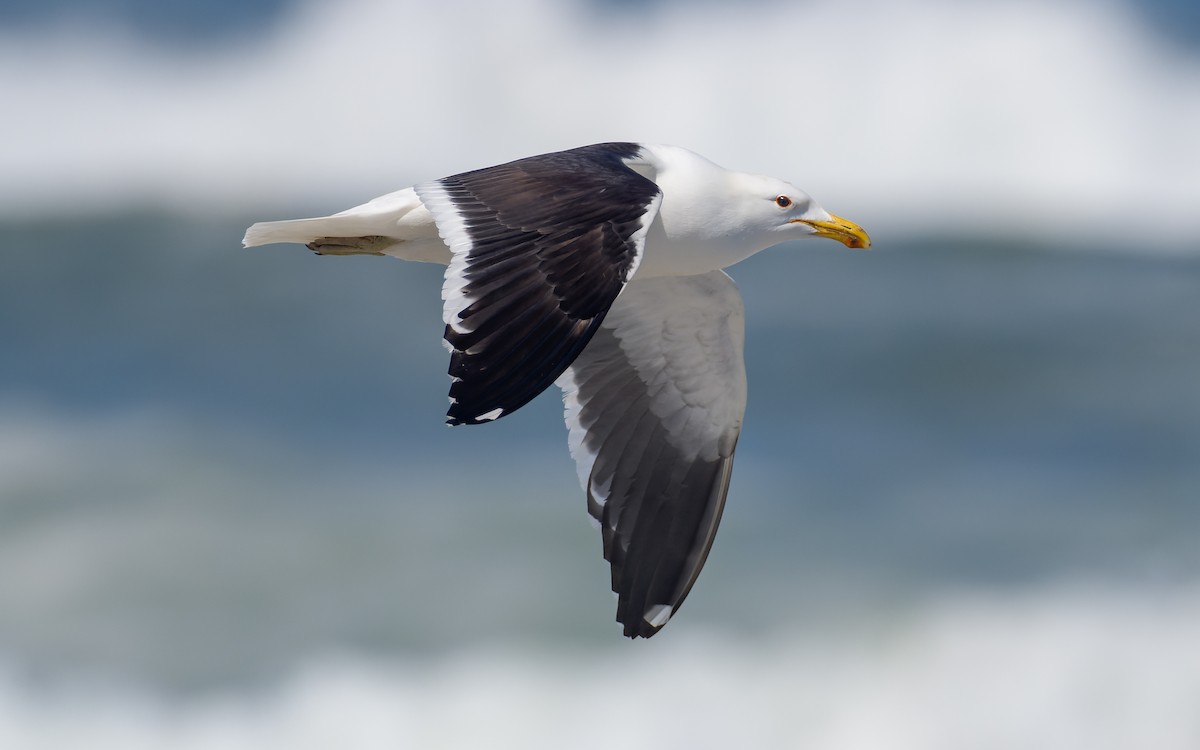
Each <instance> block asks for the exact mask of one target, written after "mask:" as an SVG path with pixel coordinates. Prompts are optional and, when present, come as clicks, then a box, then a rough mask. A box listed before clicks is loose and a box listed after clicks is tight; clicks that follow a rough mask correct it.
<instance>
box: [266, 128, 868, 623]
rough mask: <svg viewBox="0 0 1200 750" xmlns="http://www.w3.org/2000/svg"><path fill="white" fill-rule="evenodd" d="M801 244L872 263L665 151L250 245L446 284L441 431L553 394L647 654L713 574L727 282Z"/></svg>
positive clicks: (523, 163)
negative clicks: (399, 270) (420, 265)
mask: <svg viewBox="0 0 1200 750" xmlns="http://www.w3.org/2000/svg"><path fill="white" fill-rule="evenodd" d="M808 237H826V238H829V239H833V240H837V241H838V242H841V243H842V244H844V245H846V246H847V247H851V248H867V247H870V244H871V241H870V238H869V237H868V236H867V234H866V232H865V231H863V229H862V228H861V227H860V226H858V225H857V224H855V223H853V222H850V221H847V220H845V219H842V218H839V217H837V216H834V215H832V214H830V213H828V212H826V211H825V210H824V209H823V208H821V207H820V206H819V205H817V203H816V202H815V201H813V199H812V198H810V197H809V196H808V195H807V194H806V193H804V192H803V191H801V190H799V189H797V188H796V187H794V186H793V185H791V184H789V183H787V182H784V181H783V180H779V179H775V178H772V177H766V176H763V175H757V174H748V173H745V172H735V171H730V170H727V169H724V168H722V167H720V166H717V165H716V164H714V163H712V162H711V161H709V160H707V159H705V158H704V157H702V156H700V155H699V154H696V153H694V152H692V151H689V150H687V149H684V148H680V147H677V146H666V145H655V144H647V143H601V144H595V145H591V146H583V147H581V148H576V149H571V150H567V151H557V152H554V153H548V154H542V155H540V156H531V157H528V158H525V159H518V160H516V161H513V162H509V163H507V164H501V165H498V166H494V167H487V168H485V169H478V170H474V171H471V172H464V173H462V174H457V175H453V176H451V177H444V178H442V179H440V180H434V181H432V182H426V183H423V184H420V185H416V186H414V187H410V188H405V189H403V190H399V191H396V192H394V193H389V194H387V195H384V196H381V197H379V198H376V199H374V200H372V201H369V202H367V203H364V204H363V205H361V206H356V207H354V208H351V209H348V210H346V211H342V212H341V213H337V214H334V215H332V216H323V217H319V218H312V219H298V220H293V221H273V222H262V223H258V224H255V225H253V226H252V227H250V228H249V230H248V231H247V232H246V236H245V238H244V239H243V245H245V246H246V247H252V246H258V245H266V244H271V243H278V242H294V243H301V244H305V245H307V246H308V247H309V248H311V249H312V250H313V251H315V252H316V253H318V254H322V255H355V254H370V255H390V256H392V257H395V258H401V259H404V260H415V261H425V262H432V263H441V264H443V265H446V266H447V268H446V273H445V279H444V282H443V285H442V301H443V307H442V316H443V319H444V320H445V323H446V331H445V343H446V346H447V348H448V349H449V351H450V369H449V373H450V376H451V385H450V408H449V411H448V414H447V422H448V423H449V424H452V425H457V424H479V423H483V422H490V421H493V420H496V419H499V418H500V417H503V416H505V415H508V414H511V413H512V412H513V411H515V410H517V409H519V408H521V406H523V405H524V404H526V403H528V402H529V401H530V400H531V399H533V398H534V397H535V396H537V395H538V394H539V393H541V392H542V391H544V390H545V389H546V388H548V387H549V386H550V385H551V384H552V383H554V384H557V385H558V386H559V388H561V389H562V394H563V404H564V411H565V418H566V423H567V427H568V432H569V437H568V445H569V447H570V451H571V455H572V457H573V458H574V459H575V462H576V465H577V467H578V470H579V478H580V482H581V483H582V485H583V489H584V491H585V492H586V494H587V509H588V513H589V514H590V515H591V516H592V518H594V519H595V520H596V521H597V522H599V525H600V531H601V535H602V538H603V547H604V557H605V559H606V560H607V561H608V562H609V564H610V566H611V572H612V588H613V591H614V592H615V593H616V594H617V621H618V622H620V623H621V624H622V625H624V633H625V635H627V636H629V637H631V638H637V637H643V638H649V637H650V636H652V635H654V634H655V633H657V632H658V631H659V630H660V629H662V627H663V626H664V625H666V623H667V621H668V620H669V619H670V618H671V617H672V616H673V615H674V614H675V612H676V611H677V610H678V609H679V606H680V605H681V604H682V603H683V600H684V599H685V598H686V597H687V595H688V592H689V591H690V590H691V588H692V585H693V584H694V583H695V582H696V578H697V576H698V575H699V574H700V570H701V568H702V567H703V566H704V561H705V559H706V558H707V557H708V552H709V550H710V549H711V547H712V544H713V538H714V536H715V535H716V532H717V525H718V524H719V523H720V520H721V513H722V510H723V509H724V506H725V497H726V495H727V493H728V490H729V478H730V474H731V471H732V468H733V455H734V450H735V448H736V446H737V441H738V435H739V434H740V433H741V428H742V416H743V414H744V412H745V408H746V371H745V364H744V362H743V357H742V345H743V337H744V322H743V318H744V316H743V307H742V299H741V295H740V294H739V293H738V290H737V286H736V285H735V284H734V283H733V280H732V279H730V278H729V276H727V275H726V274H725V273H724V271H722V270H721V269H723V268H726V267H727V266H730V265H733V264H734V263H737V262H738V261H741V260H744V259H745V258H747V257H749V256H751V255H753V254H755V253H757V252H759V251H760V250H764V249H766V248H768V247H771V246H772V245H776V244H779V243H781V242H788V241H791V240H798V239H804V238H808Z"/></svg>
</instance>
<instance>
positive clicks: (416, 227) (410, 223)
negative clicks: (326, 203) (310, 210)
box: [242, 188, 437, 255]
mask: <svg viewBox="0 0 1200 750" xmlns="http://www.w3.org/2000/svg"><path fill="white" fill-rule="evenodd" d="M436 239H437V229H436V227H435V226H434V224H433V217H432V216H430V215H429V212H428V211H426V210H425V207H424V206H423V205H422V204H421V201H420V199H419V198H417V194H416V192H415V191H413V189H412V188H405V189H404V190H398V191H396V192H394V193H388V194H387V195H384V196H380V197H379V198H376V199H375V200H373V201H370V202H368V203H364V204H362V205H361V206H355V207H354V208H351V209H347V210H345V211H342V212H341V213H337V214H334V215H332V216H318V217H316V218H312V219H291V220H288V221H263V222H259V223H257V224H255V225H254V226H252V227H250V228H249V229H247V230H246V235H245V237H243V238H242V246H243V247H257V246H259V245H270V244H274V243H277V242H295V243H298V244H301V245H308V246H309V247H311V248H312V249H313V250H316V251H317V252H324V253H327V254H338V255H345V254H351V253H370V254H380V253H381V251H382V250H384V249H386V248H388V247H390V246H392V245H396V244H398V243H402V242H407V241H409V240H416V241H419V240H436Z"/></svg>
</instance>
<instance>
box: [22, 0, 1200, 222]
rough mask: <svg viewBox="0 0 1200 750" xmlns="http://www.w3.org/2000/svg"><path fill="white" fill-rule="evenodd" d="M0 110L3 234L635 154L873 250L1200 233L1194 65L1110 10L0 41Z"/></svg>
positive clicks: (996, 6) (304, 18)
mask: <svg viewBox="0 0 1200 750" xmlns="http://www.w3.org/2000/svg"><path fill="white" fill-rule="evenodd" d="M466 16H469V20H470V22H469V23H468V22H465V17H466ZM0 98H2V99H3V101H5V102H8V103H9V107H10V109H11V111H13V112H18V113H19V115H20V116H18V117H10V118H8V119H7V121H6V137H5V138H4V139H3V142H0V197H2V198H3V200H0V211H3V212H6V213H8V214H10V215H12V214H23V213H26V212H36V213H49V212H61V211H72V210H78V209H96V208H101V207H104V206H105V205H112V204H119V203H126V202H129V201H136V200H155V201H162V202H166V203H168V204H171V205H175V206H177V207H190V208H197V207H199V208H202V209H204V210H212V209H231V208H232V209H238V210H250V209H255V210H263V209H265V208H270V209H271V210H272V211H277V212H279V213H280V215H283V214H285V213H294V212H295V210H296V207H297V206H298V205H306V206H307V205H311V204H316V203H320V204H321V205H327V204H328V203H331V202H333V203H335V204H336V205H334V206H332V207H333V208H337V207H340V205H341V203H340V202H345V201H352V200H361V199H364V198H368V197H370V196H372V195H375V194H378V193H382V192H386V191H388V190H392V189H395V188H396V187H398V186H402V185H406V184H410V183H413V182H417V181H420V180H426V179H430V178H433V177H438V176H441V175H443V174H447V173H450V172H453V171H457V170H461V169H467V168H472V167H477V166H481V165H483V164H488V163H494V162H496V161H499V160H503V159H506V158H512V157H517V156H522V155H525V154H528V153H534V152H537V151H542V150H550V149H555V148H563V147H569V146H573V145H579V144H582V143H588V142H593V141H598V140H614V139H634V140H647V141H661V142H669V143H680V144H684V145H687V146H689V147H691V148H694V149H696V150H698V151H700V152H702V153H704V154H706V155H708V156H710V157H711V158H713V159H715V160H717V161H718V162H721V163H724V164H727V165H729V166H736V167H741V168H747V169H752V170H757V171H763V172H770V173H775V174H778V175H780V176H783V177H786V178H788V179H791V180H794V181H796V182H797V183H799V184H801V185H803V186H804V187H805V188H807V189H809V190H811V191H812V192H813V193H814V195H816V196H817V197H818V198H819V199H820V200H821V202H822V203H823V204H824V205H827V206H830V207H831V208H833V209H835V210H837V211H838V212H840V213H845V214H847V215H851V216H853V218H855V219H856V220H858V221H860V222H861V223H863V224H864V225H867V226H870V227H871V228H872V229H875V230H876V231H877V232H878V231H886V232H892V231H900V230H905V229H908V230H916V231H931V230H945V229H950V230H955V229H964V228H973V229H976V230H978V229H984V230H998V231H1008V232H1017V233H1024V234H1027V235H1049V236H1051V237H1055V238H1058V239H1066V240H1073V241H1080V242H1087V241H1090V240H1093V239H1096V238H1098V237H1106V236H1107V237H1112V236H1115V237H1117V238H1118V239H1129V238H1136V239H1137V241H1138V242H1144V243H1149V244H1153V243H1159V244H1171V243H1176V244H1178V243H1181V242H1187V241H1188V238H1189V237H1194V235H1195V234H1196V232H1197V230H1198V225H1197V222H1198V221H1200V219H1197V212H1196V210H1195V207H1196V205H1197V204H1200V180H1197V175H1200V149H1198V148H1196V142H1195V133H1197V132H1200V60H1198V59H1197V58H1196V56H1194V55H1193V56H1189V55H1187V54H1186V53H1184V52H1181V51H1180V50H1179V48H1177V47H1173V46H1170V45H1163V44H1160V43H1159V40H1158V39H1157V38H1156V37H1155V36H1154V35H1153V33H1152V32H1151V31H1149V30H1148V29H1147V28H1146V27H1145V26H1143V25H1142V24H1140V23H1138V20H1137V18H1136V17H1135V16H1133V15H1132V14H1131V13H1130V12H1129V11H1128V10H1127V9H1126V8H1125V7H1124V6H1122V5H1121V4H1119V3H1093V2H1086V1H1085V0H1016V1H1007V0H1006V1H1004V2H1001V1H1000V0H993V1H991V2H953V1H952V0H911V1H909V2H904V3H883V2H877V1H876V0H857V1H856V2H833V1H832V0H817V1H816V2H806V3H795V4H792V5H790V6H784V5H782V4H779V3H761V4H750V5H747V4H746V3H738V4H732V5H731V4H720V3H702V4H694V3H665V4H663V5H662V6H660V7H655V8H653V9H648V10H647V9H639V10H637V11H633V10H626V11H619V12H618V11H611V10H610V11H608V12H602V11H600V10H597V9H596V8H594V7H589V6H586V5H585V4H583V3H559V2H555V1H554V0H514V1H513V2H507V3H504V4H499V5H497V4H482V3H480V4H477V5H475V6H473V7H470V8H467V9H464V8H463V7H461V6H460V5H457V4H445V3H442V4H438V3H413V2H402V3H391V2H386V1H385V0H348V1H347V2H336V3H334V2H326V3H321V2H313V3H311V4H308V5H305V6H302V7H301V9H300V10H299V11H298V12H294V13H293V14H292V15H290V16H288V17H286V18H285V19H284V20H283V21H282V22H281V23H280V24H279V25H278V26H277V27H276V28H274V29H273V30H272V31H271V32H270V33H269V34H267V35H266V36H264V37H263V38H258V39H251V40H248V41H245V42H240V43H238V44H237V45H236V46H222V47H220V48H217V49H212V50H208V51H207V52H203V53H197V52H195V51H192V52H190V53H188V54H174V53H171V52H169V51H166V50H164V49H163V48H161V47H159V48H151V47H149V46H147V45H145V44H144V43H140V42H137V41H135V40H131V39H130V38H129V37H128V35H127V34H124V33H122V32H121V30H119V29H114V28H107V29H106V28H104V27H103V26H102V25H101V26H97V25H95V24H92V25H89V26H88V27H87V28H83V27H74V28H73V27H69V26H67V27H60V28H58V29H55V30H53V31H48V32H42V33H37V34H29V35H18V34H16V33H12V32H9V33H3V32H0ZM1189 245H1194V243H1189Z"/></svg>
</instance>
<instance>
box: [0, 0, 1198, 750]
mask: <svg viewBox="0 0 1200 750" xmlns="http://www.w3.org/2000/svg"><path fill="white" fill-rule="evenodd" d="M0 101H3V102H4V105H3V106H4V112H5V114H4V117H3V118H2V124H0V134H2V137H0V748H4V750H10V749H11V750H26V749H37V750H41V749H45V750H58V749H59V748H84V747H86V748H121V749H122V750H128V749H137V748H183V749H185V750H193V749H195V750H201V749H204V750H216V749H218V748H219V749H222V750H223V749H225V748H255V749H260V748H289V749H299V748H330V747H338V748H398V747H399V748H474V747H489V748H522V749H532V748H551V747H553V748H560V747H570V748H609V747H623V748H627V749H634V748H656V749H660V748H728V747H764V748H765V747H772V748H806V749H814V750H818V749H819V750H850V749H855V750H857V749H860V748H861V749H864V750H865V749H867V748H872V749H873V748H898V749H909V748H911V749H913V750H917V749H920V750H936V749H941V748H945V749H947V750H951V749H953V750H961V749H962V748H997V749H1001V748H1021V749H1022V750H1029V749H1038V748H1046V749H1047V750H1049V749H1051V748H1053V749H1054V750H1063V749H1065V748H1087V749H1088V750H1105V749H1108V748H1113V749H1116V748H1121V749H1126V748H1129V749H1134V748H1136V749H1138V750H1143V749H1146V748H1153V749H1154V750H1174V749H1179V750H1194V749H1195V748H1197V747H1200V135H1198V134H1200V5H1197V4H1196V3H1194V2H1190V1H1185V0H1141V1H1140V2H1138V1H1134V0H1126V1H1125V2H1121V1H1120V0H1112V1H1111V2H1084V1H1083V0H1015V1H1009V0H1005V1H1004V2H1001V0H983V1H978V2H976V1H969V0H906V1H904V2H888V3H884V2H877V1H872V0H852V1H851V2H836V3H835V2H833V1H832V0H812V1H811V2H797V3H790V4H785V3H769V2H753V1H747V2H737V3H720V2H704V3H687V2H682V0H679V1H672V0H659V1H658V2H635V1H634V0H622V1H618V0H607V1H606V0H593V1H591V2H583V1H582V0H577V1H575V2H552V1H551V0H513V1H512V2H506V3H496V4H483V3H478V4H471V3H467V4H452V3H444V4H435V3H413V2H385V0H348V1H347V2H332V1H330V2H315V1H314V2H298V1H297V0H257V1H256V2H233V1H232V0H229V1H223V2H204V3H202V2H199V0H194V1H192V2H177V3H153V2H135V1H134V0H126V1H125V2H116V1H113V2H102V1H101V0H96V1H94V2H87V1H86V0H37V2H34V1H33V0H26V1H21V0H0ZM605 140H643V141H658V142H668V143H677V144H680V145H684V146H688V147H690V148H693V149H695V150H697V151H699V152H700V153H703V154H704V155H706V156H708V157H710V158H712V159H713V160H715V161H717V162H718V163H721V164H723V165H725V166H728V167H731V168H740V169H747V170H752V171H759V172H765V173H770V174H773V175H777V176H779V177H783V178H785V179H789V180H791V181H793V182H795V183H796V184H797V185H799V186H801V187H802V188H804V189H805V190H807V191H809V192H810V193H812V194H813V195H814V197H816V199H817V200H818V201H819V202H821V203H822V204H823V205H824V206H825V207H827V208H828V209H830V210H832V211H834V212H835V213H838V214H841V215H844V216H846V217H848V218H850V219H853V220H854V221H857V222H859V223H861V224H862V225H863V226H864V227H866V228H867V229H868V231H870V232H871V234H872V237H873V239H874V240H875V250H873V251H872V252H870V253H861V252H849V251H846V250H845V249H844V248H841V247H840V246H839V245H837V244H835V243H827V242H826V243H822V242H810V243H800V244H794V245H787V246H781V247H778V248H775V249H773V250H771V251H768V252H765V253H762V254H760V255H758V256H756V257H755V258H752V259H751V260H749V261H747V262H745V263H743V264H740V265H739V266H736V267H734V268H733V269H732V270H731V275H733V276H734V278H735V279H736V280H737V281H738V283H739V284H740V286H741V288H742V291H743V294H744V296H745V299H746V307H747V321H748V330H747V337H748V340H747V363H748V369H749V375H750V404H749V409H748V413H747V418H746V425H745V431H744V433H743V435H742V439H741V442H740V444H739V455H738V464H737V467H736V470H735V472H734V477H733V484H732V489H731V493H730V501H729V505H728V508H727V510H726V514H725V519H724V522H723V525H722V527H721V531H720V534H719V535H718V538H717V542H716V546H715V548H714V551H713V553H712V555H711V557H710V558H709V561H708V565H707V568H706V570H705V572H704V574H703V575H702V576H701V578H700V580H699V582H698V583H697V585H696V588H695V589H694V590H693V592H692V594H691V596H690V598H689V599H688V602H687V604H686V606H685V607H684V608H683V609H682V610H681V612H680V615H679V616H678V617H677V618H675V620H674V621H672V623H671V625H670V627H669V628H667V629H666V630H665V631H664V632H663V633H661V634H660V635H659V636H657V637H656V638H654V639H652V640H650V641H639V642H629V641H627V640H625V639H624V638H622V637H621V636H620V631H619V628H618V626H617V625H616V624H615V623H614V622H613V621H612V619H613V614H614V610H615V602H614V600H613V598H612V596H611V595H610V594H609V593H608V571H607V566H606V564H605V563H604V561H603V560H602V558H601V553H600V540H599V535H598V534H596V533H595V531H594V529H593V528H592V526H591V525H590V523H589V522H588V520H587V517H586V512H585V508H584V501H583V497H582V493H581V491H580V489H579V487H578V483H577V480H576V477H575V470H574V468H573V466H572V464H571V461H570V458H569V456H568V454H567V450H566V431H565V428H564V427H563V425H562V421H561V403H560V401H559V400H558V397H557V393H547V394H545V395H543V396H542V397H540V398H539V399H537V400H536V401H535V402H534V403H532V404H530V405H529V406H528V407H526V408H525V409H523V410H522V411H521V412H519V413H518V414H516V415H513V416H511V417H508V418H506V419H504V420H502V421H500V422H498V423H495V424H490V425H486V426H483V427H479V428H458V429H454V430H447V429H446V428H444V427H443V426H442V419H443V414H444V409H445V404H446V402H445V393H446V390H447V387H448V381H447V377H446V375H445V366H446V361H445V354H444V351H443V349H442V347H441V344H440V333H441V330H442V325H441V322H440V302H439V296H438V295H439V288H440V282H441V269H440V268H436V267H432V266H426V265H419V264H404V263H399V262H396V261H393V260H390V259H385V258H330V257H315V256H313V255H311V254H310V253H309V252H308V251H307V250H305V249H304V248H300V247H285V246H273V247H268V248H259V249H254V250H243V249H241V248H240V246H239V243H240V239H241V235H242V232H243V230H244V229H245V227H246V226H247V225H248V224H249V223H251V222H252V221H256V220H264V219H278V218H292V217H299V216H306V215H316V214H325V213H330V212H333V211H336V210H341V209H342V208H345V207H348V206H351V205H354V204H357V203H360V202H362V201H364V200H366V199H368V198H371V197H373V196H375V195H378V194H381V193H384V192H387V191H390V190H393V189H397V188H400V187H404V186H407V185H410V184H413V183H415V182H419V181H423V180H428V179H432V178H436V177H439V176H443V175H446V174H451V173H454V172H456V171H461V170H464V169H468V168H473V167H478V166H484V165H487V164H493V163H498V162H501V161H505V160H508V159H511V158H516V157H520V156H524V155H528V154H532V153H538V152H542V151H549V150H554V149H559V148H568V147H571V146H576V145H582V144H586V143H590V142H596V141H605Z"/></svg>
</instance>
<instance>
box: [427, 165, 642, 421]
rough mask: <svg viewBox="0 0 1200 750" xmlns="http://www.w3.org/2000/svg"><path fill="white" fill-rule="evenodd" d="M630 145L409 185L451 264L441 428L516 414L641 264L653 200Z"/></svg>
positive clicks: (573, 352)
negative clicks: (447, 381) (446, 393)
mask: <svg viewBox="0 0 1200 750" xmlns="http://www.w3.org/2000/svg"><path fill="white" fill-rule="evenodd" d="M640 152H641V148H640V147H639V146H638V145H637V144H632V143H607V144H597V145H594V146H585V147H583V148H577V149H573V150H570V151H559V152H555V153H551V154H543V155H541V156H533V157H529V158H527V159H520V160H518V161H514V162H510V163H508V164H502V165H500V166H496V167H489V168H487V169H479V170H476V171H473V172H465V173H463V174H459V175H454V176H452V177H446V178H443V179H441V180H437V181H435V182H431V183H426V184H424V185H418V186H416V188H415V189H416V192H417V196H418V197H419V198H420V199H421V202H422V203H423V204H424V205H425V207H426V208H427V209H428V210H429V211H430V213H431V214H432V215H433V218H434V221H435V222H436V224H437V228H438V233H439V234H440V235H441V237H442V240H443V241H445V243H446V244H447V245H448V246H449V247H450V250H451V254H452V260H451V262H450V265H449V267H448V268H447V269H446V277H445V283H444V285H443V287H442V300H443V318H444V319H445V321H446V342H447V343H448V344H449V348H450V351H451V354H450V375H451V376H452V377H453V383H452V384H451V386H450V410H449V412H448V416H447V421H448V422H449V423H450V424H461V423H465V424H476V423H479V422H485V421H489V420H492V419H496V418H498V417H501V416H503V415H505V414H508V413H511V412H512V411H514V410H516V409H518V408H520V407H521V406H523V405H525V404H526V403H528V402H529V401H530V400H531V399H532V398H533V397H534V396H537V395H538V394H539V393H541V392H542V391H543V390H545V389H546V388H547V387H548V386H549V385H550V384H551V383H553V382H554V381H555V379H556V378H558V376H559V375H561V374H562V372H563V370H565V369H566V368H567V367H568V366H569V365H570V364H571V362H572V361H574V359H575V358H576V357H577V356H578V355H579V353H580V351H582V350H583V348H584V347H585V346H586V345H587V343H588V341H589V340H590V339H591V338H592V335H593V334H594V333H595V332H596V329H597V328H598V327H599V325H600V323H601V322H602V321H603V320H604V316H605V314H606V313H607V311H608V309H609V307H610V306H611V305H612V303H613V300H614V299H616V297H617V295H618V294H619V293H620V292H621V289H622V287H623V286H624V285H625V282H626V281H628V280H629V278H630V276H632V274H633V271H634V270H635V269H636V268H637V264H638V262H639V261H640V259H641V254H642V250H643V248H644V246H645V238H646V232H647V231H648V230H649V227H650V224H651V222H652V221H653V220H654V217H655V215H656V214H657V211H658V206H659V203H660V202H661V199H662V194H661V193H660V192H659V189H658V186H657V185H655V184H654V182H653V181H651V180H649V179H647V178H645V177H643V176H641V175H640V174H638V173H637V172H635V171H634V170H633V169H631V168H630V167H629V166H628V165H627V162H629V161H631V160H637V159H638V158H639V154H640Z"/></svg>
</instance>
